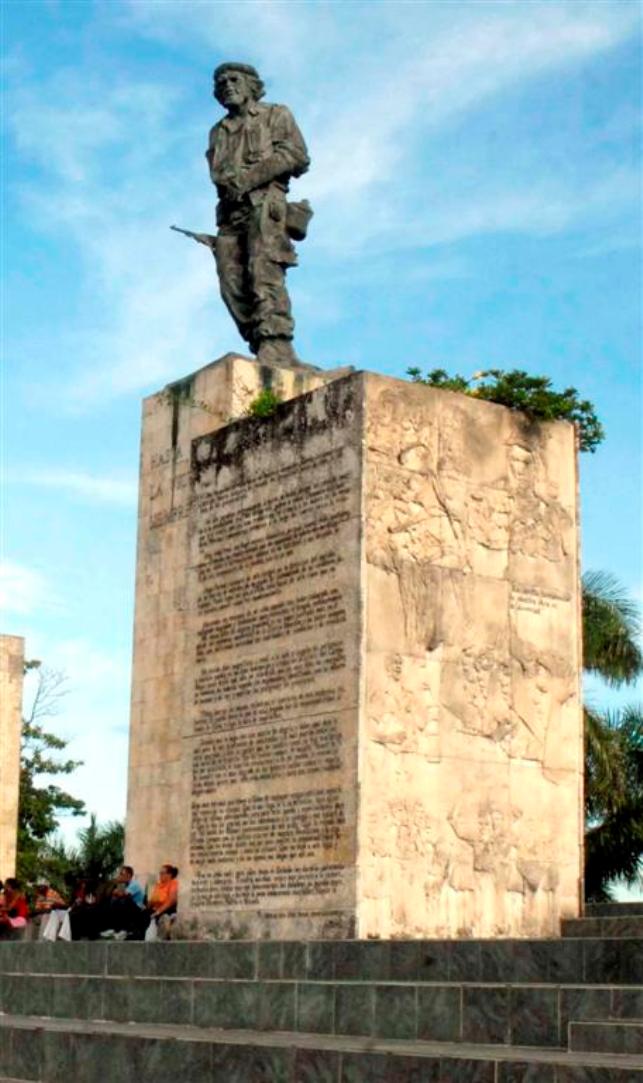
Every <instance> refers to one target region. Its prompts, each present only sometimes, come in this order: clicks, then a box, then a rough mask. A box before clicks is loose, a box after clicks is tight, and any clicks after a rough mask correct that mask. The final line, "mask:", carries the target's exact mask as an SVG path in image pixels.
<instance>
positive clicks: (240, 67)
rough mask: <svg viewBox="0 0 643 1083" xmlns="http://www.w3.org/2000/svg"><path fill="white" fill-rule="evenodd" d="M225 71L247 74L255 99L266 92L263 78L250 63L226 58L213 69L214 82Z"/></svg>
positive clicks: (261, 96) (257, 99)
mask: <svg viewBox="0 0 643 1083" xmlns="http://www.w3.org/2000/svg"><path fill="white" fill-rule="evenodd" d="M226 71H240V72H241V74H242V75H247V76H248V77H249V79H250V82H251V84H252V89H253V95H254V98H255V101H259V98H263V96H264V94H265V93H266V91H265V88H264V85H263V80H262V79H261V76H260V75H259V72H258V71H257V69H256V68H253V66H252V64H241V63H240V62H238V61H236V60H226V61H225V63H223V64H219V66H218V67H217V68H215V69H214V74H213V79H214V82H215V84H216V81H217V79H218V78H219V76H220V75H223V73H224V72H226Z"/></svg>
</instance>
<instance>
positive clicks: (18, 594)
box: [0, 559, 49, 620]
mask: <svg viewBox="0 0 643 1083" xmlns="http://www.w3.org/2000/svg"><path fill="white" fill-rule="evenodd" d="M48 597H49V590H48V587H47V582H46V580H45V577H44V576H43V575H42V573H41V572H39V571H37V570H36V569H35V568H29V567H27V566H26V565H25V564H20V563H19V562H18V561H15V560H8V559H3V560H0V613H2V614H3V617H4V619H5V620H6V619H7V617H16V616H17V617H24V616H28V615H29V614H31V613H34V612H35V611H36V610H37V609H39V608H41V606H42V605H43V604H45V603H46V602H47V599H48Z"/></svg>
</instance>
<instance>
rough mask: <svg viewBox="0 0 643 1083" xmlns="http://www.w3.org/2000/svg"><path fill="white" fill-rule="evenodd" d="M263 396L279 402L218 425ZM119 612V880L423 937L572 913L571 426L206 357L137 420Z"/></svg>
mask: <svg viewBox="0 0 643 1083" xmlns="http://www.w3.org/2000/svg"><path fill="white" fill-rule="evenodd" d="M333 376H335V378H333ZM262 379H263V381H264V382H268V381H272V382H273V384H274V385H275V386H277V385H279V386H280V390H281V393H282V396H283V398H284V399H286V400H288V401H285V402H283V404H282V405H281V406H279V407H278V408H277V410H276V412H275V414H274V415H273V416H272V417H270V418H267V419H254V418H240V419H238V420H230V419H231V418H239V414H240V413H241V412H242V410H243V408H244V406H245V405H246V404H247V403H248V401H249V400H250V399H251V398H252V397H253V396H254V395H255V394H256V392H257V391H258V390H259V388H260V386H261V381H262ZM325 381H329V382H325ZM177 388H178V390H177ZM185 388H188V390H185ZM228 422H229V423H228ZM136 612H137V615H136V629H135V656H134V682H133V702H132V737H131V759H130V792H129V808H128V822H127V857H128V861H129V862H130V863H132V864H134V865H135V866H136V867H137V870H138V871H139V873H148V872H151V871H153V870H154V869H155V867H156V866H157V865H158V863H159V862H160V861H172V862H174V863H176V864H177V865H178V866H179V867H180V870H181V885H182V886H181V911H182V915H183V916H186V915H187V916H188V917H192V918H194V919H195V921H198V922H199V923H201V924H203V925H206V926H210V928H212V929H214V931H215V932H218V933H219V934H220V935H237V936H238V935H248V936H271V937H280V938H295V937H297V938H299V937H316V936H317V937H329V936H338V937H345V936H357V937H358V938H367V937H382V938H391V937H417V938H420V937H473V936H475V937H481V936H545V935H552V934H553V935H557V933H558V931H559V923H560V919H561V918H562V917H573V916H576V915H577V914H578V913H579V909H580V885H581V870H582V850H581V842H582V763H583V759H582V721H581V718H582V716H581V705H580V694H579V693H580V690H579V673H580V664H581V659H580V608H579V577H578V527H577V479H576V463H575V441H574V431H573V429H572V427H571V426H569V425H567V424H564V423H556V424H547V425H537V424H534V423H529V422H528V421H527V420H526V419H524V418H523V417H522V416H520V415H517V414H515V413H512V412H510V411H508V410H506V409H504V408H503V407H500V406H496V405H493V404H490V403H485V402H478V401H476V400H475V399H472V398H468V397H466V396H463V395H456V394H453V393H450V392H443V391H438V390H434V389H429V388H426V387H423V386H420V385H413V384H409V383H407V382H404V381H400V380H394V379H389V378H385V377H380V376H375V375H372V374H368V373H352V374H350V375H345V376H340V377H339V378H337V374H332V373H319V372H315V371H314V370H300V371H295V370H293V371H291V370H281V371H279V370H270V371H269V372H265V371H264V373H263V376H262V372H261V370H260V369H259V367H258V366H257V365H256V364H255V363H252V362H249V361H245V360H242V359H238V358H233V357H230V356H228V357H227V358H223V359H222V360H221V361H220V362H217V363H215V364H214V365H213V366H209V367H208V369H205V370H202V371H201V372H200V373H197V374H195V376H194V377H192V378H191V383H190V385H189V387H188V385H187V384H184V385H175V388H174V390H172V389H170V391H169V392H168V391H165V392H161V393H160V394H159V395H156V396H153V397H152V398H151V399H148V400H146V404H145V407H144V427H143V446H142V461H141V503H140V525H139V555H138V574H137V610H136Z"/></svg>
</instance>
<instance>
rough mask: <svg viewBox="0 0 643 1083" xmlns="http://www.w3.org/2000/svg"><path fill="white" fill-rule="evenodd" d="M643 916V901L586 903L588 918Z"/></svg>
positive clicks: (586, 915)
mask: <svg viewBox="0 0 643 1083" xmlns="http://www.w3.org/2000/svg"><path fill="white" fill-rule="evenodd" d="M637 915H640V916H643V899H638V900H636V901H634V902H604V903H586V904H585V917H586V918H626V917H636V916H637Z"/></svg>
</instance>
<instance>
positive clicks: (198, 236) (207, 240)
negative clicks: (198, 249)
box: [170, 226, 217, 252]
mask: <svg viewBox="0 0 643 1083" xmlns="http://www.w3.org/2000/svg"><path fill="white" fill-rule="evenodd" d="M170 229H173V230H174V231H175V232H176V233H184V234H185V236H186V237H191V238H192V240H193V241H198V242H199V244H204V245H205V246H206V248H211V249H212V251H213V252H214V249H215V247H216V243H217V239H216V237H213V236H212V234H211V233H193V232H192V230H191V229H181V227H180V226H170Z"/></svg>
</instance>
